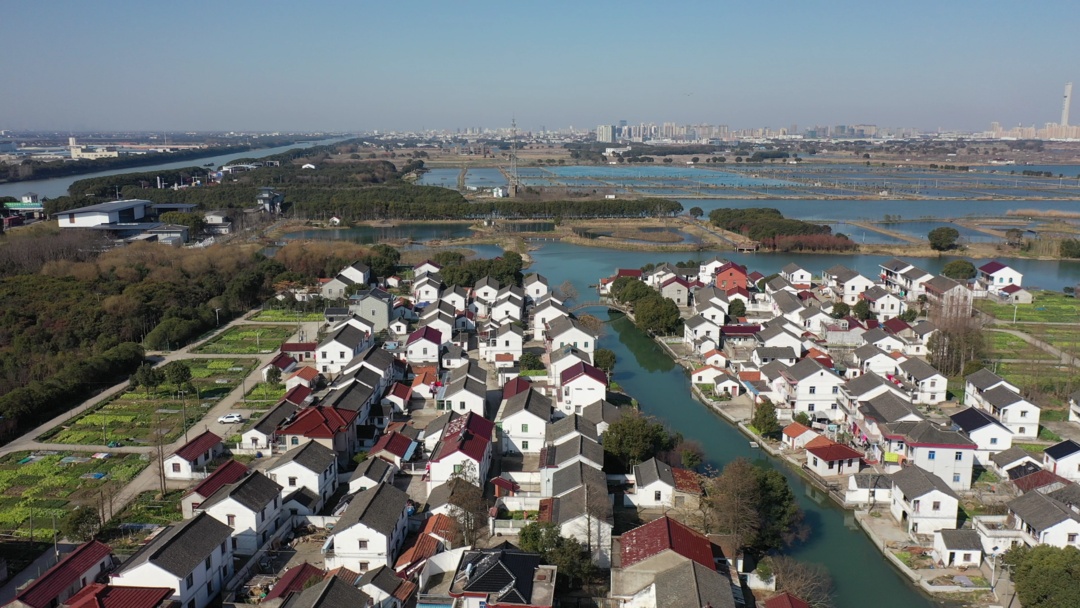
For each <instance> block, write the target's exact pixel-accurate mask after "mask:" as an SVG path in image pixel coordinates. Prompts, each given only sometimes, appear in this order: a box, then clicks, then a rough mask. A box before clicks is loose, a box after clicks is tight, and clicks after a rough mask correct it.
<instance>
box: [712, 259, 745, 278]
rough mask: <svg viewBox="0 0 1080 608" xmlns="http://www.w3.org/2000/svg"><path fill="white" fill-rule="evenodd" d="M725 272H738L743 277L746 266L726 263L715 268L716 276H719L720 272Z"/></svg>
mask: <svg viewBox="0 0 1080 608" xmlns="http://www.w3.org/2000/svg"><path fill="white" fill-rule="evenodd" d="M727 270H734V271H735V272H738V273H740V274H742V275H743V276H745V275H746V266H743V265H742V264H736V263H735V262H727V263H725V264H724V265H723V266H721V267H719V268H717V269H716V274H720V273H721V272H724V271H727Z"/></svg>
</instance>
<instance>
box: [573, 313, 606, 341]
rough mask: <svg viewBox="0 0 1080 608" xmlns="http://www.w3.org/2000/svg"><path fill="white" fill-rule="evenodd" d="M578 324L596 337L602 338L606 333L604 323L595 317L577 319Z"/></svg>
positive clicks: (584, 316)
mask: <svg viewBox="0 0 1080 608" xmlns="http://www.w3.org/2000/svg"><path fill="white" fill-rule="evenodd" d="M577 320H578V323H579V324H580V325H581V326H582V327H584V328H585V329H587V330H589V332H590V333H591V334H593V335H594V336H597V337H600V335H601V334H603V333H604V322H603V321H601V320H600V319H599V318H598V317H594V316H593V315H581V316H580V317H578V318H577Z"/></svg>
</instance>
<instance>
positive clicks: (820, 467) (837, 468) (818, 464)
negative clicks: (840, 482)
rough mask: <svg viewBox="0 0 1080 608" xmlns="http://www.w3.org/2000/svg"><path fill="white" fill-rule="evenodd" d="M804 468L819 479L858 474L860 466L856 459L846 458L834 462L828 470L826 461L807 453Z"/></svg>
mask: <svg viewBox="0 0 1080 608" xmlns="http://www.w3.org/2000/svg"><path fill="white" fill-rule="evenodd" d="M806 466H807V467H808V468H809V469H810V470H811V471H813V472H815V473H817V474H818V475H819V476H821V477H839V476H840V475H851V474H854V473H858V472H859V466H860V465H859V459H858V458H848V459H845V460H837V461H834V462H833V468H831V469H830V468H829V463H828V461H826V460H824V459H821V458H818V457H817V456H814V455H813V454H811V453H810V452H807V453H806Z"/></svg>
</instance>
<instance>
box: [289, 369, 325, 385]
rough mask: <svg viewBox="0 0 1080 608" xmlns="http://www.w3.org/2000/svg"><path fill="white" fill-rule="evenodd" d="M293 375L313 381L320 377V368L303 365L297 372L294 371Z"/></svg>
mask: <svg viewBox="0 0 1080 608" xmlns="http://www.w3.org/2000/svg"><path fill="white" fill-rule="evenodd" d="M291 377H293V378H300V379H302V380H307V381H308V382H311V381H313V380H315V379H316V378H318V377H319V370H317V369H315V368H314V367H301V368H300V369H298V370H296V372H294V373H293V375H292V376H291Z"/></svg>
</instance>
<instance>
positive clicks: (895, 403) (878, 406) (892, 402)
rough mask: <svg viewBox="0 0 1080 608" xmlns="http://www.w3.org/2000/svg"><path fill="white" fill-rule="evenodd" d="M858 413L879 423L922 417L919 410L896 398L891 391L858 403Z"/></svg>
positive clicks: (900, 398)
mask: <svg viewBox="0 0 1080 608" xmlns="http://www.w3.org/2000/svg"><path fill="white" fill-rule="evenodd" d="M859 411H860V412H862V413H863V415H864V416H866V417H867V418H872V419H873V420H876V421H877V422H880V423H890V422H896V421H898V420H900V419H901V418H905V417H907V416H912V415H914V416H917V417H918V418H919V419H920V420H922V418H923V416H922V414H920V413H919V409H918V408H917V407H915V406H914V405H912V403H911V401H909V400H908V399H905V398H903V397H900V396H898V395H897V394H896V393H894V392H892V391H886V392H884V393H882V394H880V395H878V396H877V397H874V398H873V399H870V400H869V401H860V402H859Z"/></svg>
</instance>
